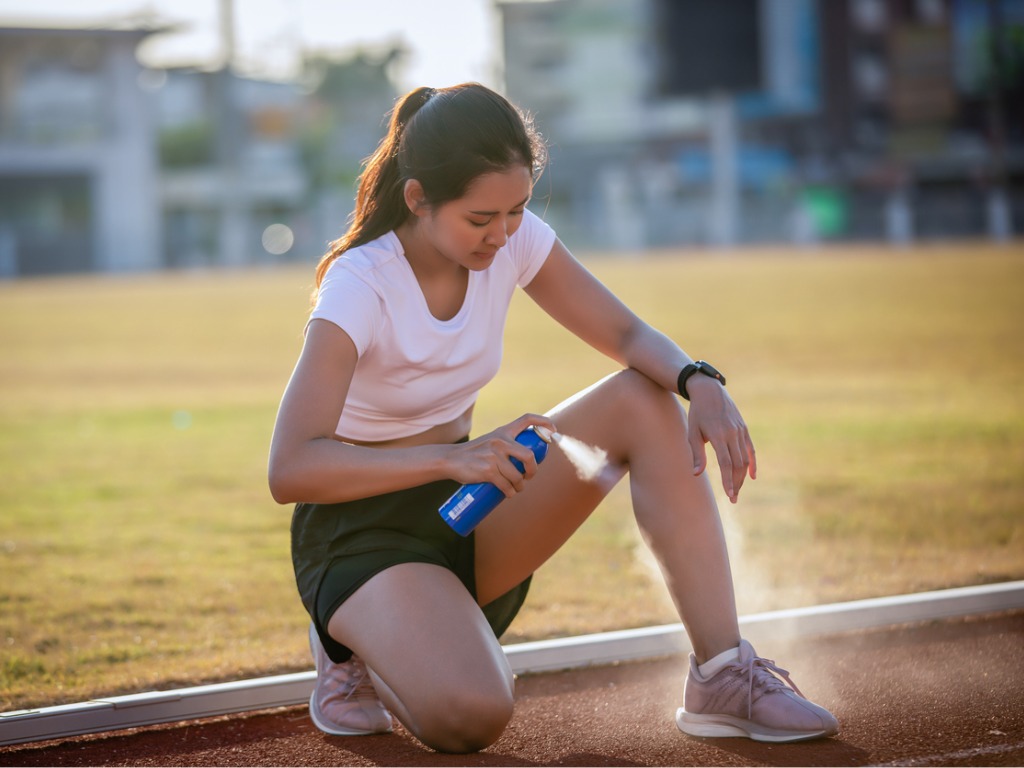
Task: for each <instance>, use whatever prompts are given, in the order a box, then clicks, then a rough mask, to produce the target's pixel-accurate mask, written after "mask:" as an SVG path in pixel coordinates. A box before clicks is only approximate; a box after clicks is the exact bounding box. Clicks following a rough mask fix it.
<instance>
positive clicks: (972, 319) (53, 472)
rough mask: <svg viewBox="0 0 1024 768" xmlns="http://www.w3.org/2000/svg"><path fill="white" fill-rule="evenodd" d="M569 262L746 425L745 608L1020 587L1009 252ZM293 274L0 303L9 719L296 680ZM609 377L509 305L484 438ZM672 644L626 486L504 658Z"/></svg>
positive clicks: (1020, 252) (1016, 324)
mask: <svg viewBox="0 0 1024 768" xmlns="http://www.w3.org/2000/svg"><path fill="white" fill-rule="evenodd" d="M587 263H588V264H589V265H590V267H591V268H592V269H593V270H594V271H595V272H596V273H597V274H598V275H599V276H600V277H601V278H602V279H604V280H605V281H606V282H607V283H608V284H609V285H610V286H612V287H613V289H615V290H616V292H617V293H619V295H621V296H622V297H623V298H624V299H625V300H626V301H627V302H628V303H629V304H630V305H631V306H633V307H634V309H636V311H638V313H639V314H641V315H642V316H644V317H646V318H647V319H649V320H651V321H652V322H653V323H654V324H656V325H658V326H659V327H661V328H662V329H663V330H665V331H666V332H667V333H669V334H670V335H672V336H674V337H675V338H677V339H679V340H680V341H681V342H683V344H684V346H685V347H686V349H687V350H688V351H689V352H690V353H691V354H693V355H694V356H698V357H706V358H707V359H709V360H712V361H714V362H715V363H716V365H719V366H720V367H721V368H722V369H723V370H724V371H725V372H726V373H727V375H728V377H729V389H730V391H731V392H732V394H733V396H734V398H735V399H736V400H737V402H738V403H739V404H740V406H741V407H742V409H743V411H744V414H745V416H746V417H747V420H748V422H749V424H750V426H751V429H752V431H753V434H754V438H755V442H756V444H757V448H758V463H759V468H760V477H759V479H758V480H757V481H756V482H748V484H747V485H746V486H745V487H744V490H743V492H742V494H741V497H740V503H739V504H738V505H737V506H735V507H734V506H732V505H729V504H728V502H725V503H723V504H722V510H723V519H724V522H725V527H726V531H727V535H728V536H729V539H730V546H731V551H732V556H733V567H734V571H735V575H736V580H737V593H738V599H739V602H740V609H741V612H743V613H749V612H753V611H760V610H769V609H774V608H781V607H790V606H797V605H807V604H812V603H816V602H824V601H833V600H845V599H855V598H861V597H869V596H875V595H883V594H893V593H900V592H906V591H914V590H923V589H936V588H943V587H950V586H957V585H966V584H976V583H984V582H990V581H1001V580H1006V579H1019V578H1024V522H1022V521H1024V515H1022V510H1024V471H1022V469H1024V396H1022V393H1024V341H1022V335H1021V329H1022V328H1024V309H1022V306H1024V302H1022V301H1021V295H1022V293H1024V291H1022V288H1024V248H1022V247H1021V246H1020V245H1019V244H1016V245H1013V246H1006V247H1002V248H998V247H991V246H980V245H973V244H960V245H945V246H930V247H922V248H917V249H907V250H889V249H885V248H867V247H865V248H854V247H849V248H834V249H830V250H829V251H828V252H827V253H813V254H812V253H808V252H785V251H781V250H779V251H771V250H764V249H762V250H749V251H740V252H737V253H733V254H708V253H703V254H695V253H689V254H673V253H655V254H649V255H647V256H645V257H643V258H623V259H609V258H601V259H591V260H588V262H587ZM311 278H312V268H311V267H310V268H301V269H295V268H289V269H280V270H264V271H246V272H233V273H216V272H215V273H207V274H194V275H193V274H185V275H182V274H178V275H150V276H135V277H114V278H111V277H81V278H62V279H46V280H25V281H18V282H10V283H0V471H2V476H3V480H4V482H3V483H2V485H0V710H9V709H16V708H19V707H27V706H39V705H46V704H54V703H59V702H67V701H77V700H81V699H84V698H89V697H93V696H97V695H111V694H115V693H122V692H128V691H137V690H146V689H152V688H166V687H174V686H177V685H183V684H195V683H199V682H204V681H212V680H223V679H233V678H238V677H245V676H256V675H263V674H271V673H277V672H284V671H291V670H302V669H308V668H309V667H310V661H309V658H308V653H307V651H306V648H305V634H304V629H305V625H306V619H305V617H304V615H303V613H302V609H301V606H300V605H299V602H298V598H297V595H296V592H295V588H294V585H293V582H292V576H291V566H290V558H289V551H288V547H289V541H288V524H289V520H290V509H289V508H286V507H280V506H278V505H276V504H275V503H274V502H273V501H272V500H271V499H270V497H269V494H268V492H267V490H266V481H265V466H266V455H267V448H268V444H269V439H270V431H271V428H272V423H273V419H274V413H275V410H276V406H277V400H278V398H279V397H280V394H281V392H282V391H283V389H284V386H285V383H286V381H287V378H288V375H289V374H290V371H291V367H292V365H293V364H294V361H295V358H296V355H297V354H298V350H299V346H300V344H301V332H302V325H303V323H304V318H305V312H306V308H307V303H306V302H307V297H308V293H309V289H310V287H311ZM612 367H613V366H612V365H611V364H610V363H609V362H608V361H606V360H605V359H603V358H601V357H600V356H599V355H597V354H596V353H593V352H591V351H589V350H588V349H586V348H584V347H583V346H582V345H581V344H579V343H578V342H576V341H575V340H574V339H572V338H571V337H569V336H568V335H567V334H566V333H564V332H563V331H561V330H560V329H558V328H555V327H554V326H553V324H552V323H551V322H550V321H549V320H548V319H547V318H546V317H545V316H543V315H541V314H540V313H539V312H538V311H537V310H536V309H535V308H534V307H533V306H532V305H531V304H530V303H529V301H528V300H526V299H525V298H523V297H522V296H519V297H517V299H516V301H515V304H514V307H513V317H512V319H511V321H510V326H509V330H508V334H507V339H506V360H505V366H504V368H503V370H502V373H501V374H500V375H499V377H498V379H497V380H496V381H495V382H494V383H493V384H492V385H491V387H489V388H488V389H487V390H486V391H485V392H484V394H483V396H482V397H481V401H480V403H479V405H478V408H477V431H481V430H483V429H486V428H490V427H491V426H494V425H496V424H497V423H500V422H502V421H507V420H510V419H511V418H513V417H515V416H517V415H519V414H520V413H522V412H524V411H527V410H530V411H539V410H544V409H546V408H548V407H550V406H552V405H554V404H555V403H556V402H558V401H559V400H561V399H562V398H563V397H565V396H567V395H569V394H571V393H572V392H574V391H576V390H577V389H579V388H581V387H583V386H586V385H588V384H589V383H591V382H592V381H593V380H594V379H595V378H597V377H598V376H601V375H604V374H605V373H607V372H609V371H610V370H612ZM713 472H714V473H715V474H714V479H715V483H716V485H717V481H718V478H717V470H713ZM675 620H677V619H676V617H675V616H674V615H673V613H672V611H671V608H670V605H669V602H668V599H667V597H666V595H665V594H664V590H663V588H662V587H661V586H660V585H659V584H658V582H657V580H656V579H655V578H654V577H653V566H652V564H651V562H650V560H649V558H647V557H645V556H644V553H643V551H642V547H641V546H640V544H639V538H638V536H637V534H636V533H635V531H634V527H633V523H632V518H631V514H630V510H629V500H628V490H627V488H626V487H625V485H623V486H620V487H619V488H617V489H616V490H615V491H614V492H613V494H612V495H611V496H610V497H609V499H608V501H607V502H606V503H605V504H604V505H602V507H601V508H600V509H599V510H598V511H597V512H596V513H595V515H594V517H593V518H592V519H591V520H590V521H589V522H588V523H587V524H586V525H585V526H584V527H583V528H582V529H581V531H580V532H579V534H578V535H577V536H576V537H575V538H574V539H573V540H572V541H571V542H570V543H569V544H568V545H567V546H566V547H565V548H564V549H563V550H562V551H561V552H559V554H558V555H557V556H556V557H555V558H554V559H553V560H552V561H551V562H550V563H549V564H547V565H546V566H545V567H544V568H543V569H542V570H541V571H540V573H539V574H538V576H537V578H536V579H535V583H534V588H533V591H532V595H531V598H530V600H528V602H527V605H526V607H525V609H524V611H523V613H522V614H521V615H520V617H519V618H518V619H517V620H516V622H515V623H514V625H513V627H512V628H511V630H510V632H509V634H508V635H507V636H506V638H505V641H506V642H516V641H520V640H527V639H538V638H543V637H551V636H557V635H565V634H575V633H580V632H593V631H601V630H607V629H614V628H622V627H628V626H638V625H644V624H650V623H663V622H670V621H675Z"/></svg>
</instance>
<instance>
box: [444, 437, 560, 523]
mask: <svg viewBox="0 0 1024 768" xmlns="http://www.w3.org/2000/svg"><path fill="white" fill-rule="evenodd" d="M551 438H552V433H551V432H550V431H549V430H547V429H544V427H537V428H536V429H535V428H534V427H527V428H526V429H524V430H523V431H522V432H520V433H519V434H518V435H516V442H517V443H519V444H521V445H525V446H526V447H527V448H529V449H530V450H531V451H533V455H534V456H535V457H536V458H537V463H538V464H540V463H541V462H542V461H544V457H545V456H547V455H548V443H549V442H551ZM512 463H513V464H514V465H515V468H516V469H518V470H519V471H520V472H523V471H524V470H525V467H524V466H523V464H522V462H521V461H519V460H518V459H512ZM504 500H505V494H504V493H502V492H501V491H500V490H498V488H497V486H495V485H493V484H492V483H473V484H472V485H464V486H462V487H461V488H459V490H457V491H456V492H455V493H454V494H452V497H451V498H450V499H448V501H446V502H445V503H444V504H442V505H441V508H440V509H439V510H437V511H438V512H439V513H440V515H441V518H442V519H443V520H444V521H445V522H446V523H448V525H449V526H450V527H451V529H452V530H453V531H455V532H456V533H457V534H459V535H460V536H468V535H469V533H470V531H472V530H473V529H474V528H476V527H477V525H478V524H479V523H480V521H481V520H483V519H484V518H485V517H487V515H489V514H490V513H491V512H492V511H493V510H494V508H495V507H496V506H498V505H499V504H500V503H501V502H502V501H504Z"/></svg>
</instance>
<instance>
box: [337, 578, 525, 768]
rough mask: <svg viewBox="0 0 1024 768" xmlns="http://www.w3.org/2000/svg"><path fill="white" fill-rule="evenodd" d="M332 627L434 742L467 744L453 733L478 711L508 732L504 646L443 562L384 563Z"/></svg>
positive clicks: (387, 697) (413, 726) (397, 709)
mask: <svg viewBox="0 0 1024 768" xmlns="http://www.w3.org/2000/svg"><path fill="white" fill-rule="evenodd" d="M328 632H329V633H330V635H331V636H332V637H333V638H334V639H336V640H337V641H338V642H340V643H343V644H344V645H346V646H348V647H349V648H352V649H353V651H355V653H357V654H358V655H359V656H360V657H361V658H362V659H363V660H364V661H365V662H366V664H367V666H368V667H369V668H370V669H372V670H373V673H374V675H375V676H376V678H377V681H376V682H378V690H379V692H380V694H381V698H382V700H384V703H385V704H386V705H387V706H388V708H389V709H391V710H392V712H394V713H395V714H396V715H397V716H398V718H399V719H400V720H401V721H402V723H403V724H404V725H405V726H406V727H407V728H409V729H410V730H411V731H412V732H413V733H414V734H416V735H417V737H418V738H420V739H421V740H423V741H425V742H427V743H428V744H430V745H431V746H435V747H436V748H441V749H446V750H448V751H461V749H456V748H453V747H452V745H451V744H448V743H447V740H448V739H449V738H457V737H455V736H452V734H456V733H458V732H460V731H461V730H463V725H464V723H463V722H462V721H464V720H467V721H468V720H474V715H478V716H479V717H476V718H475V719H476V720H477V721H478V722H479V721H483V722H484V724H486V722H488V721H489V722H491V723H493V727H491V728H490V730H494V731H496V732H497V733H500V729H501V728H503V727H504V723H505V722H507V718H508V717H510V716H511V708H512V698H513V676H512V670H511V668H510V667H509V664H508V660H507V659H506V657H505V654H504V651H503V650H502V648H501V645H500V644H499V643H498V640H497V638H495V636H494V632H493V631H492V629H491V627H490V625H489V624H488V623H487V620H486V619H485V618H484V615H483V613H482V612H481V610H480V608H479V606H478V605H477V603H476V601H475V600H474V599H473V596H472V595H471V594H470V593H469V591H468V590H467V589H466V588H465V586H464V585H463V584H462V582H461V581H460V580H459V579H458V577H457V576H456V575H455V574H454V573H452V572H451V571H449V570H447V569H445V568H442V567H441V566H438V565H432V564H428V563H418V562H417V563H403V564H400V565H396V566H393V567H391V568H388V569H387V570H384V571H381V572H380V573H378V574H376V575H375V576H374V577H373V578H371V579H370V580H369V581H367V582H366V583H365V584H363V585H362V586H361V587H360V588H359V589H358V590H356V592H355V593H353V594H352V596H351V597H349V598H348V600H346V601H345V602H344V603H342V605H341V606H340V607H339V608H338V609H337V610H336V611H335V612H334V614H333V616H331V618H330V621H329V623H328ZM499 726H500V727H499ZM485 740H486V739H485Z"/></svg>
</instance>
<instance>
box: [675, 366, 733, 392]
mask: <svg viewBox="0 0 1024 768" xmlns="http://www.w3.org/2000/svg"><path fill="white" fill-rule="evenodd" d="M696 373H702V374H704V375H705V376H709V377H711V378H712V379H715V380H716V381H717V382H718V383H720V384H721V385H722V386H723V387H724V386H725V376H723V375H722V374H721V372H720V371H719V370H718V369H716V368H715V367H714V366H712V365H711V364H710V363H707V362H705V361H704V360H697V361H696V362H693V363H687V364H686V365H684V366H683V370H681V371H680V372H679V378H678V379H676V389H677V390H678V391H679V394H680V395H682V396H683V398H684V399H686V400H689V399H690V395H689V393H688V392H687V391H686V382H687V381H688V380H689V378H690V377H691V376H693V375H694V374H696Z"/></svg>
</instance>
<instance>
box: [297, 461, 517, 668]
mask: <svg viewBox="0 0 1024 768" xmlns="http://www.w3.org/2000/svg"><path fill="white" fill-rule="evenodd" d="M457 489H458V483H456V482H455V481H452V480H442V481H439V482H434V483H428V484H427V485H421V486H417V487H415V488H407V489H404V490H401V491H395V492H393V493H385V494H382V495H380V496H373V497H370V498H367V499H358V500H356V501H348V502H342V503H340V504H297V505H296V506H295V512H294V514H293V515H292V564H293V565H294V567H295V581H296V585H297V586H298V589H299V596H300V597H301V598H302V604H303V605H304V606H305V607H306V611H307V612H308V613H309V615H310V617H311V618H312V620H313V624H314V626H315V627H316V631H317V633H318V634H319V635H320V640H321V642H323V644H324V648H325V649H326V651H327V655H328V656H330V657H331V660H332V661H334V662H336V663H338V662H343V661H347V660H348V658H349V657H350V656H351V655H352V651H351V650H350V649H349V648H346V647H345V646H344V645H341V644H340V643H338V642H335V641H334V640H332V639H331V637H330V636H329V635H328V634H327V624H328V622H329V621H330V619H331V616H332V615H334V612H335V611H336V610H337V609H338V607H339V606H340V605H341V604H342V603H344V602H345V600H347V599H348V598H349V597H350V596H351V595H352V593H353V592H355V591H356V590H357V589H358V588H359V587H360V586H362V585H363V584H364V583H365V582H366V581H367V580H368V579H370V578H371V577H372V576H374V575H376V574H378V573H380V572H381V571H383V570H385V569H387V568H390V567H391V566H393V565H398V564H399V563H433V564H435V565H439V566H441V567H442V568H447V569H448V570H450V571H452V572H453V573H454V574H455V575H456V576H458V578H459V580H460V581H461V582H462V583H463V584H464V585H465V587H466V589H467V590H468V591H469V593H470V594H471V595H472V596H473V598H474V599H475V598H476V576H475V555H474V544H475V534H474V533H471V534H470V535H469V536H467V537H465V538H463V537H462V536H459V535H458V534H457V533H455V532H454V531H453V530H452V529H451V528H449V527H448V525H447V524H446V523H445V522H444V520H442V519H441V516H440V515H439V514H438V512H437V510H438V508H439V507H440V506H441V505H442V504H443V503H444V502H445V501H446V500H447V499H448V497H449V496H451V495H452V494H453V493H454V492H455V491H456V490H457ZM529 585H530V579H529V578H528V579H526V581H524V582H523V583H522V584H520V585H519V586H517V587H515V588H513V589H512V590H510V591H509V592H507V593H506V594H504V595H502V596H501V597H499V598H498V599H497V600H495V601H493V602H492V603H489V604H488V605H486V606H484V607H483V612H484V616H486V618H487V621H488V622H489V623H490V625H491V628H492V629H493V630H494V634H495V636H496V637H500V636H501V634H502V633H503V632H504V631H505V630H506V629H508V626H509V624H511V623H512V620H513V619H514V618H515V616H516V614H517V613H518V612H519V609H520V608H521V607H522V605H523V601H524V600H525V599H526V593H527V590H528V589H529Z"/></svg>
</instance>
